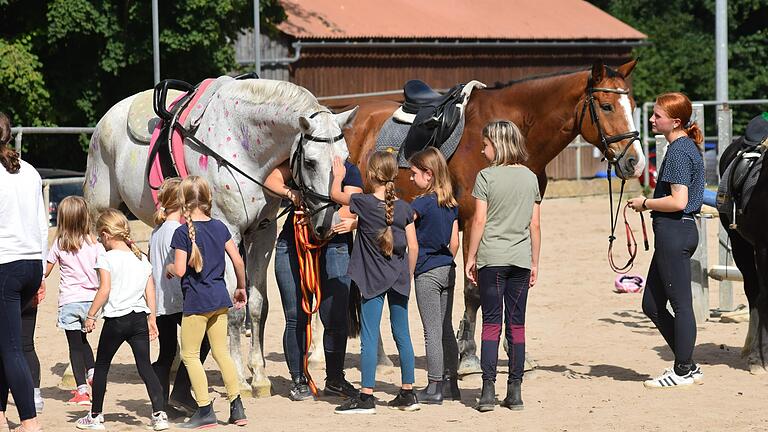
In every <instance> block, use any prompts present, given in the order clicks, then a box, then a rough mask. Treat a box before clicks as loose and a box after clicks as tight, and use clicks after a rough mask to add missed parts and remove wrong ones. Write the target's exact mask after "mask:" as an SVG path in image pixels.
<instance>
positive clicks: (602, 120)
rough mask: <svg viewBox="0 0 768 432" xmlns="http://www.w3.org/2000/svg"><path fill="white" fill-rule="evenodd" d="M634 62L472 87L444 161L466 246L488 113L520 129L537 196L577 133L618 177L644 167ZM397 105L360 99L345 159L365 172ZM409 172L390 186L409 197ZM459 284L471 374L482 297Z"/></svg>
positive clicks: (464, 353) (464, 363)
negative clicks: (547, 171)
mask: <svg viewBox="0 0 768 432" xmlns="http://www.w3.org/2000/svg"><path fill="white" fill-rule="evenodd" d="M636 63H637V60H633V61H630V62H628V63H625V64H623V65H621V66H619V67H618V68H617V69H615V70H614V69H611V68H608V67H606V66H605V65H604V64H603V63H602V62H596V63H595V64H594V65H593V67H592V70H591V71H590V70H584V71H578V72H570V73H560V74H556V75H549V76H542V77H532V78H526V79H523V80H520V81H513V82H510V83H508V84H506V85H503V86H498V87H496V88H489V89H482V90H475V91H474V92H473V93H472V97H471V99H470V101H469V103H468V105H467V108H466V114H465V115H466V120H465V127H464V134H463V136H462V138H461V142H460V143H459V146H458V148H457V149H456V152H455V153H454V155H453V156H452V157H451V159H450V160H449V161H448V167H449V169H450V172H451V178H452V181H453V184H454V189H455V191H456V196H457V199H458V201H459V219H460V226H461V227H462V229H463V230H464V237H463V238H464V241H463V250H464V253H466V251H467V247H468V240H469V232H468V231H469V228H470V227H471V225H472V224H471V223H470V222H471V219H472V216H473V213H474V199H473V198H472V193H471V192H472V188H473V186H474V183H475V177H476V176H477V173H478V172H479V171H480V170H481V169H483V168H485V167H486V166H487V162H486V160H485V158H484V156H483V155H482V154H481V149H482V136H481V131H482V129H483V127H484V126H485V125H486V124H487V123H488V122H489V121H491V120H494V119H509V120H512V121H513V122H515V124H517V125H518V126H519V127H520V129H521V130H522V131H523V133H524V134H525V136H526V139H527V147H528V152H529V155H530V157H529V159H528V161H527V163H526V165H527V166H528V167H529V168H530V169H531V170H532V171H533V172H534V173H536V175H537V176H538V178H539V186H540V190H541V194H542V196H543V195H544V191H545V189H546V187H547V176H546V174H545V168H546V166H547V164H548V163H549V162H550V161H551V160H552V159H554V158H555V156H557V155H558V154H559V153H560V152H561V151H563V149H565V148H566V146H568V144H569V143H570V142H571V141H573V140H574V139H575V138H576V136H577V135H578V134H579V133H580V134H581V135H582V136H583V137H584V139H586V140H587V141H588V142H590V143H592V144H593V145H595V146H596V147H597V148H598V149H600V151H602V153H603V155H604V156H605V157H606V159H608V160H609V161H612V162H613V164H614V167H615V170H616V174H617V175H618V176H619V177H621V178H623V179H628V178H632V177H638V176H639V175H640V174H641V173H642V172H643V168H644V167H645V157H644V155H643V153H642V149H641V147H640V144H639V140H637V139H636V138H637V136H638V133H637V129H636V128H635V125H634V122H633V120H632V119H633V117H632V112H633V110H634V107H635V103H634V101H633V99H632V97H631V90H630V85H629V83H628V82H627V80H626V79H627V78H628V77H629V75H630V74H631V73H632V70H633V69H634V67H635V64H636ZM398 106H399V105H398V104H397V103H395V102H371V103H368V104H362V105H361V106H360V110H359V112H358V113H357V116H356V118H355V120H354V122H353V123H352V126H351V127H350V128H349V129H347V130H346V131H345V133H344V136H345V138H346V141H347V145H348V147H349V152H350V158H351V160H352V162H353V163H355V164H356V165H357V166H358V167H359V168H360V171H361V172H362V173H363V175H365V171H366V166H365V165H366V161H367V160H368V156H369V155H370V154H371V153H372V152H373V151H375V148H376V137H377V135H378V134H379V130H380V129H381V127H382V125H383V124H384V122H385V121H386V120H387V119H389V117H390V116H391V115H392V113H393V112H394V111H395V110H396V109H397V108H398ZM409 178H410V175H409V172H408V171H407V170H401V171H400V175H399V176H398V178H397V181H396V188H397V193H398V196H400V197H401V198H404V199H406V200H409V201H410V200H411V199H412V198H413V197H414V196H415V195H416V194H417V192H418V191H417V190H416V189H415V187H414V186H413V185H412V184H411V182H410V180H409ZM464 286H465V289H464V302H465V311H464V317H463V318H462V321H461V325H460V327H459V335H458V337H459V348H460V350H461V364H460V366H459V370H460V373H472V372H476V371H479V365H480V363H479V360H478V359H477V356H476V355H475V351H476V346H475V342H474V331H475V321H476V317H477V309H478V308H479V307H480V296H479V291H478V290H477V287H475V286H473V285H472V284H471V283H469V282H468V281H465V284H464Z"/></svg>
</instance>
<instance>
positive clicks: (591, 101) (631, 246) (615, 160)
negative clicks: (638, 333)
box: [578, 80, 650, 274]
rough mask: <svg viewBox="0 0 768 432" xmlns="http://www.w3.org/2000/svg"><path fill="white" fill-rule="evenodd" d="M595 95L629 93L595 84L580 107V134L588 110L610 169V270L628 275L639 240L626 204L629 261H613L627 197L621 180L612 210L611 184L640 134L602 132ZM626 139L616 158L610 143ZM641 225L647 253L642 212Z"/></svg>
mask: <svg viewBox="0 0 768 432" xmlns="http://www.w3.org/2000/svg"><path fill="white" fill-rule="evenodd" d="M596 92H604V93H616V94H622V95H626V94H629V91H628V90H624V89H617V88H606V87H592V82H591V80H590V82H589V83H588V84H587V89H586V96H585V99H584V105H582V108H581V115H580V116H579V128H578V131H579V133H581V126H582V123H583V122H584V117H585V116H586V111H587V109H589V117H590V120H592V124H594V125H595V128H596V129H597V133H598V136H599V138H600V144H601V145H602V147H603V148H602V149H601V150H602V151H603V155H604V158H603V160H605V161H607V162H608V168H607V169H606V174H607V176H606V177H607V179H608V197H609V201H610V222H611V235H610V236H608V265H610V266H611V270H613V271H614V272H616V273H620V274H624V273H627V272H628V271H629V270H631V269H632V266H633V265H634V263H635V258H636V257H637V241H635V234H634V233H633V232H632V228H631V227H630V225H629V220H627V207H628V206H629V204H628V203H627V204H625V205H624V212H623V216H624V228H625V231H626V235H627V252H629V258H628V259H627V262H626V264H624V265H623V266H621V267H619V266H618V265H616V263H615V261H614V258H613V241H614V240H616V227H617V226H618V222H619V211H620V209H621V204H620V203H621V200H622V198H623V196H624V186H625V184H626V183H627V181H626V180H625V179H623V178H622V179H621V188H620V190H619V204H618V205H617V206H616V212H615V213H614V211H613V183H612V182H611V175H612V171H613V169H615V167H617V166H618V164H619V161H620V160H621V158H623V157H624V155H626V153H627V150H629V146H630V145H632V143H633V142H634V141H635V140H639V139H640V132H638V131H629V132H625V133H622V134H618V135H611V136H607V135H605V132H604V131H603V128H602V126H601V125H600V117H599V116H598V115H597V109H596V108H595V96H594V93H596ZM625 139H628V140H629V142H628V143H627V144H626V145H625V146H624V149H622V151H621V153H619V155H618V156H617V155H616V153H615V152H614V151H613V150H612V149H611V148H610V145H611V144H614V143H617V142H621V141H623V140H625ZM640 223H641V225H642V229H643V241H644V246H645V250H646V251H647V250H648V249H649V248H650V247H649V244H648V233H647V230H646V228H645V217H644V216H643V212H640Z"/></svg>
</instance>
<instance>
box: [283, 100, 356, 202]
mask: <svg viewBox="0 0 768 432" xmlns="http://www.w3.org/2000/svg"><path fill="white" fill-rule="evenodd" d="M322 113H327V114H332V113H331V112H330V111H317V112H315V113H314V114H312V115H311V116H309V118H314V117H315V116H317V115H318V114H322ZM343 139H344V134H343V133H341V134H339V135H336V136H334V137H329V138H323V137H316V136H314V135H309V134H302V135H301V136H300V137H299V142H298V144H297V145H296V151H295V152H293V156H292V157H291V164H290V168H291V174H292V175H293V181H294V183H296V187H297V189H298V190H299V192H301V196H302V199H303V198H305V197H310V198H314V199H316V200H318V201H320V202H324V203H325V204H323V205H322V206H320V207H319V208H316V209H308V210H309V211H308V212H307V213H306V215H307V217H312V216H314V215H316V214H317V213H319V212H321V211H322V210H325V209H326V208H328V207H334V208H338V207H339V205H338V204H337V203H335V202H334V201H333V200H332V199H331V197H330V195H324V194H321V193H319V192H316V191H314V190H313V189H312V188H311V187H310V186H309V185H307V184H306V183H304V176H303V175H302V172H301V168H302V167H303V166H304V143H306V142H310V141H311V142H320V143H327V144H331V145H333V144H334V143H336V142H338V141H341V140H343ZM297 163H298V169H295V167H296V164H297Z"/></svg>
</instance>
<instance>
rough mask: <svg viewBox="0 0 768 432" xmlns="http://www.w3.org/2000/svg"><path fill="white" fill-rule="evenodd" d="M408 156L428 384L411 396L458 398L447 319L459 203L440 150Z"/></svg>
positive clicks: (440, 399) (453, 340)
mask: <svg viewBox="0 0 768 432" xmlns="http://www.w3.org/2000/svg"><path fill="white" fill-rule="evenodd" d="M409 162H410V163H411V181H412V182H413V183H414V184H415V185H416V187H417V188H419V189H421V191H422V194H421V195H419V196H418V197H416V199H414V200H413V202H412V203H411V207H413V210H414V212H415V215H414V219H415V220H416V237H417V238H418V241H419V258H418V260H417V261H416V269H415V271H414V279H415V280H414V282H415V291H416V303H417V304H418V306H419V314H420V315H421V322H422V324H423V325H424V340H425V344H426V350H427V378H428V379H429V385H427V387H426V388H425V389H423V390H421V391H419V392H417V394H416V396H417V398H418V400H419V402H421V403H426V404H442V403H443V398H446V399H452V400H461V393H460V392H459V386H458V384H457V379H458V376H457V373H456V369H457V367H458V357H459V347H458V345H457V343H456V338H455V337H454V335H453V324H452V323H451V309H452V308H453V291H454V285H455V283H456V265H455V263H454V262H453V257H454V256H455V255H456V251H457V250H458V249H459V222H458V217H459V206H458V203H457V202H456V199H455V198H454V196H453V187H452V186H451V178H450V175H449V174H448V164H447V163H446V161H445V158H444V157H443V155H442V153H440V151H438V150H437V149H436V148H434V147H427V148H426V149H425V150H422V151H420V152H418V153H416V154H414V155H413V156H411V158H410V160H409ZM444 373H445V374H444Z"/></svg>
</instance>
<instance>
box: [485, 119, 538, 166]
mask: <svg viewBox="0 0 768 432" xmlns="http://www.w3.org/2000/svg"><path fill="white" fill-rule="evenodd" d="M483 138H488V141H490V142H491V144H492V145H493V149H494V150H495V151H494V153H495V155H494V157H493V160H492V161H491V166H498V165H514V164H521V163H523V162H525V161H526V160H528V150H526V148H525V137H524V136H523V133H522V132H520V129H519V128H518V127H517V125H516V124H514V123H512V122H511V121H509V120H494V121H492V122H490V123H488V124H487V125H485V127H484V128H483Z"/></svg>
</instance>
